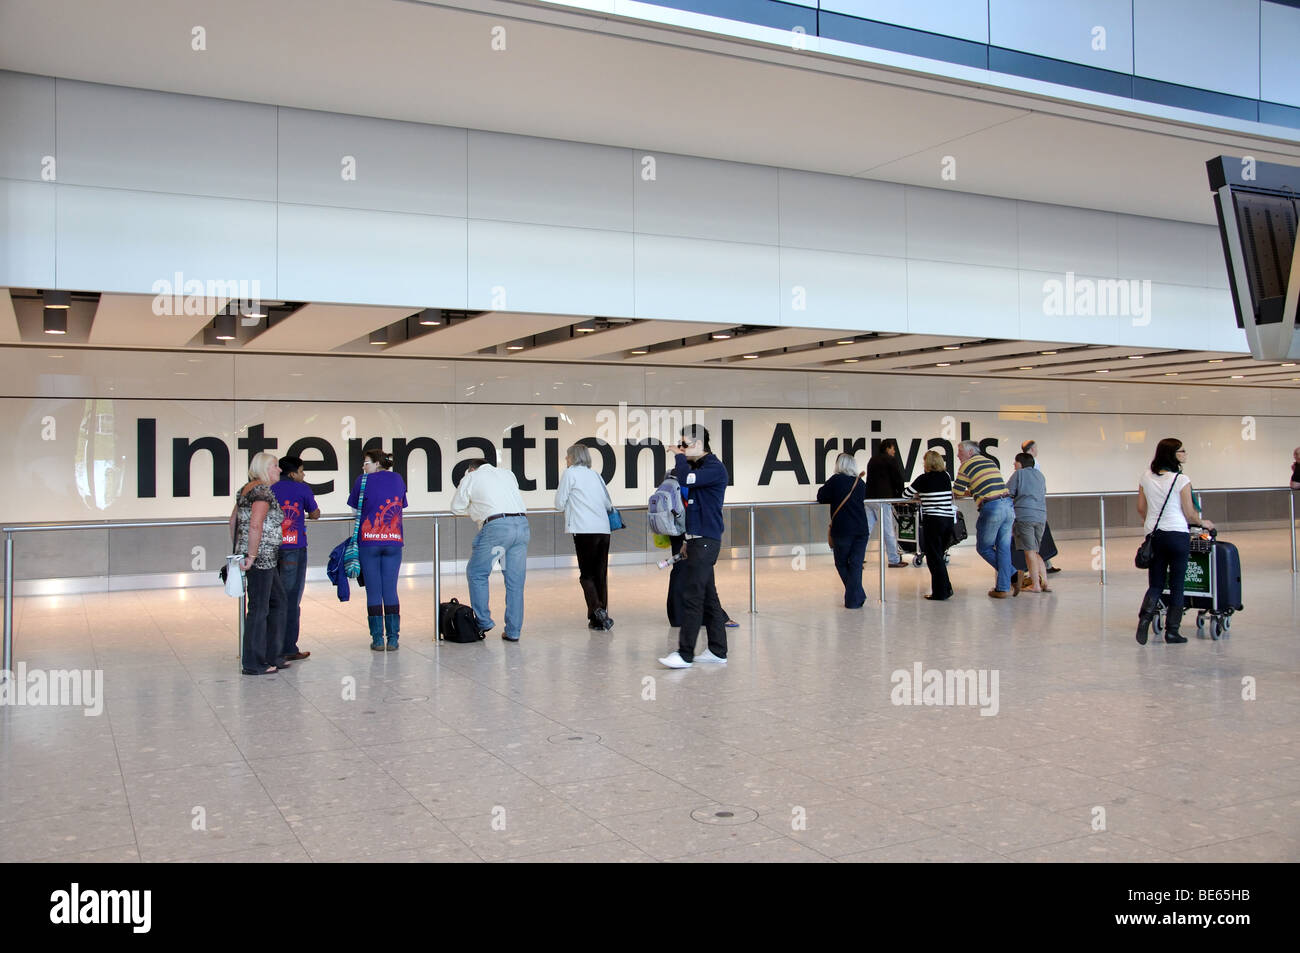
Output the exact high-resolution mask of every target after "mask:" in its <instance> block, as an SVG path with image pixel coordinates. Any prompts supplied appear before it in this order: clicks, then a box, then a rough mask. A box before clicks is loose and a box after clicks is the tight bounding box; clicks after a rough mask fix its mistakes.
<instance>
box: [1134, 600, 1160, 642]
mask: <svg viewBox="0 0 1300 953" xmlns="http://www.w3.org/2000/svg"><path fill="white" fill-rule="evenodd" d="M1159 608H1160V600H1159V598H1156V599H1152V598H1151V597H1150V596H1143V598H1142V608H1141V609H1139V610H1138V627H1137V640H1138V645H1146V644H1147V633H1148V632H1149V631H1150V630H1151V622H1152V620H1153V619H1155V617H1156V612H1157V611H1158V610H1159Z"/></svg>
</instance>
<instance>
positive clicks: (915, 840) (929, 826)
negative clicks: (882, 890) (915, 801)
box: [759, 815, 978, 862]
mask: <svg viewBox="0 0 1300 953" xmlns="http://www.w3.org/2000/svg"><path fill="white" fill-rule="evenodd" d="M900 817H901V815H900ZM759 820H760V821H761V820H762V818H761V816H760V818H759ZM913 823H916V824H920V825H921V826H922V827H924V828H927V829H928V831H929V832H928V833H924V834H921V835H920V836H919V837H908V838H907V839H906V840H900V841H894V842H893V843H890V844H882V845H881V846H882V847H901V846H903V845H905V844H916V843H919V842H920V841H923V840H930V839H931V838H932V837H934V836H935V835H937V834H942V833H944V832H943V831H940V830H939V829H938V828H936V827H935V826H934V825H932V824H927V823H925V822H924V821H914V822H913ZM763 826H764V827H766V826H767V825H763ZM767 829H768V830H772V828H770V827H768V828H767ZM773 833H774V834H777V835H778V836H780V837H784V838H786V839H788V840H792V841H794V842H795V843H796V844H800V845H801V846H803V847H808V848H809V849H810V850H814V851H816V852H817V853H819V854H821V855H822V856H823V857H827V858H829V859H830V860H836V861H837V858H835V857H833V856H832V855H830V854H828V853H826V852H825V851H822V850H818V849H817V848H815V847H813V846H812V845H811V844H805V843H804V842H803V841H801V840H799V839H798V838H796V837H792V836H791V835H789V834H786V833H785V832H783V831H773ZM954 836H955V835H954ZM976 846H978V845H976ZM876 849H877V848H873V847H864V848H863V850H876ZM846 853H848V854H853V853H859V851H852V850H851V851H847V852H846ZM841 856H844V855H841ZM837 862H838V861H837Z"/></svg>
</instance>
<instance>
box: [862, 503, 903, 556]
mask: <svg viewBox="0 0 1300 953" xmlns="http://www.w3.org/2000/svg"><path fill="white" fill-rule="evenodd" d="M882 510H883V511H884V519H883V521H882V519H881V511H882ZM880 522H883V523H884V524H885V555H886V556H888V557H889V561H890V562H891V563H896V562H898V561H899V556H898V520H897V519H895V518H894V507H893V504H891V503H872V502H871V501H870V500H867V532H869V533H871V534H872V535H873V536H874V535H875V533H876V524H878V523H880Z"/></svg>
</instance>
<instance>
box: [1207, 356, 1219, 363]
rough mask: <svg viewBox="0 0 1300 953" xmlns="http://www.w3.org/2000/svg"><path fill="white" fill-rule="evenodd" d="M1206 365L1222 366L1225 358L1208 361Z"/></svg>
mask: <svg viewBox="0 0 1300 953" xmlns="http://www.w3.org/2000/svg"><path fill="white" fill-rule="evenodd" d="M1206 363H1207V364H1222V363H1223V358H1221V357H1216V358H1213V359H1211V360H1209V361H1207V362H1206Z"/></svg>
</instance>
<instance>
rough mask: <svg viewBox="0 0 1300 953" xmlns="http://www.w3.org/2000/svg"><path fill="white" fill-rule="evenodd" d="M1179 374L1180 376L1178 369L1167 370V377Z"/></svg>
mask: <svg viewBox="0 0 1300 953" xmlns="http://www.w3.org/2000/svg"><path fill="white" fill-rule="evenodd" d="M1177 376H1178V372H1177V371H1165V377H1177Z"/></svg>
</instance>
